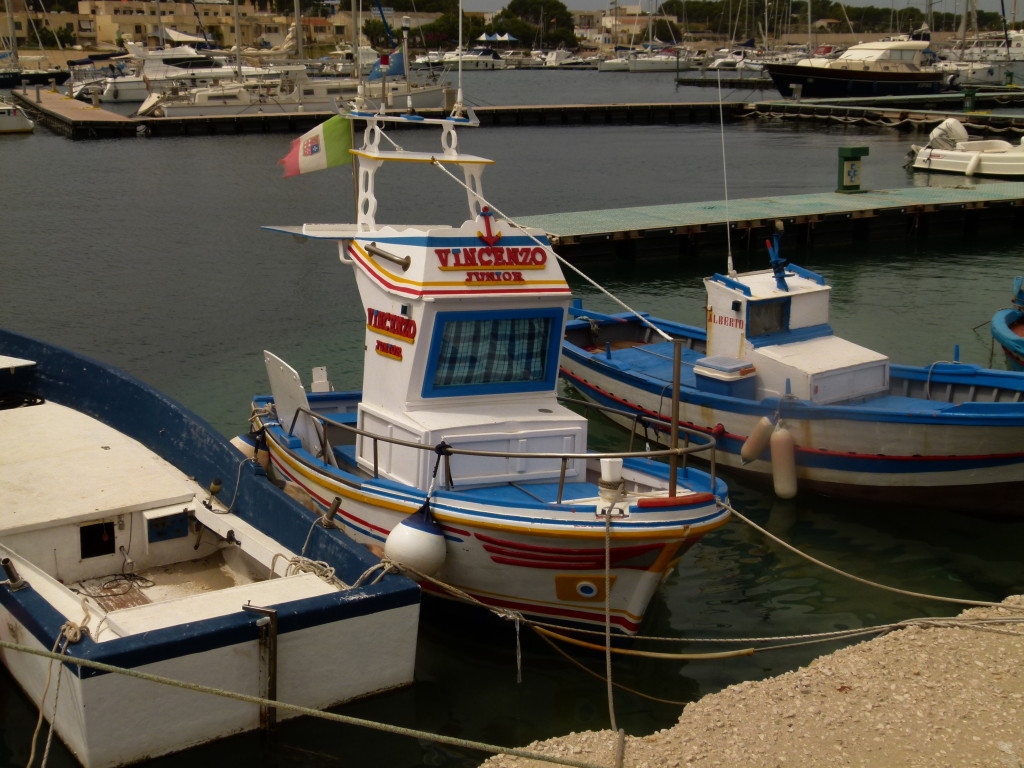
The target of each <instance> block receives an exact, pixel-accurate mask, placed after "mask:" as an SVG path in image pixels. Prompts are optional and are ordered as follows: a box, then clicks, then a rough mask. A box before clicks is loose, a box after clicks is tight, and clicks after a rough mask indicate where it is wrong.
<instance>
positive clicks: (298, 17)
mask: <svg viewBox="0 0 1024 768" xmlns="http://www.w3.org/2000/svg"><path fill="white" fill-rule="evenodd" d="M302 37H303V35H302V2H301V0H295V42H296V44H297V45H298V48H296V51H295V55H296V56H298V58H299V61H305V59H306V49H305V45H304V43H303V39H302Z"/></svg>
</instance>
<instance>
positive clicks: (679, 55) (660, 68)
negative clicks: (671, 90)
mask: <svg viewBox="0 0 1024 768" xmlns="http://www.w3.org/2000/svg"><path fill="white" fill-rule="evenodd" d="M626 69H627V70H629V71H630V72H684V71H686V70H688V69H693V54H692V53H691V52H690V51H688V50H687V49H685V48H678V47H677V48H665V49H663V50H660V51H657V52H654V53H641V54H638V55H636V56H630V57H628V58H627V59H626Z"/></svg>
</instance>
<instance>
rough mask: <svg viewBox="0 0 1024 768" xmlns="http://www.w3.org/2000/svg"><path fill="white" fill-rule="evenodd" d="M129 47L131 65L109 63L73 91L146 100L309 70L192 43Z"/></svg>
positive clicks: (80, 95) (106, 97)
mask: <svg viewBox="0 0 1024 768" xmlns="http://www.w3.org/2000/svg"><path fill="white" fill-rule="evenodd" d="M124 46H125V50H127V51H128V54H129V56H130V58H131V66H130V67H127V68H126V67H124V66H123V64H122V65H118V64H117V63H114V62H111V63H110V64H108V67H109V68H110V74H109V76H107V77H103V78H100V79H85V80H80V81H78V82H74V83H73V84H72V85H71V95H72V96H74V97H75V98H78V99H85V100H88V99H91V98H92V97H93V95H94V94H95V95H96V96H97V97H98V98H99V100H100V101H101V102H115V103H124V102H136V101H140V102H144V101H146V99H147V98H149V97H150V96H151V95H154V94H155V95H158V96H159V95H161V94H163V93H166V92H169V91H171V90H172V89H175V90H178V91H179V92H180V91H183V90H186V89H189V88H204V87H208V86H213V85H217V84H220V83H223V82H226V81H232V80H250V81H260V80H270V79H279V78H281V77H286V76H292V77H297V76H299V75H300V74H302V73H305V71H306V68H305V66H303V65H302V64H277V65H270V66H266V67H253V66H249V65H245V64H238V63H233V62H229V61H227V60H226V59H223V58H214V57H213V56H211V55H209V54H208V53H203V52H200V51H198V50H196V49H195V48H193V47H192V46H190V45H179V46H175V47H173V48H166V49H158V50H149V49H147V48H145V47H143V46H141V45H137V44H135V43H131V42H126V43H125V44H124Z"/></svg>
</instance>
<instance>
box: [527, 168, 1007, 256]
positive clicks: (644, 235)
mask: <svg viewBox="0 0 1024 768" xmlns="http://www.w3.org/2000/svg"><path fill="white" fill-rule="evenodd" d="M971 214H977V215H985V214H990V215H993V216H1001V217H1004V218H1005V217H1006V216H1007V214H1008V215H1009V217H1010V219H1011V222H1012V224H1013V225H1015V226H1016V225H1017V224H1019V223H1021V220H1022V219H1024V182H993V183H988V184H984V185H980V186H978V187H974V188H971V187H965V186H956V187H908V188H905V189H883V190H869V191H864V192H860V193H855V194H844V193H839V192H820V193H812V194H804V195H786V196H772V197H759V198H750V199H745V200H744V199H738V200H708V201H702V202H698V203H677V204H668V205H653V206H645V207H637V208H612V209H604V210H593V211H574V212H568V213H550V214H542V215H537V216H524V217H520V218H518V219H517V220H518V221H519V223H521V224H523V225H525V226H529V227H536V228H538V229H542V230H544V231H545V232H546V233H548V235H549V237H550V239H551V242H552V244H553V245H554V246H555V247H556V248H558V250H559V252H560V253H562V254H563V255H570V254H571V255H576V256H587V255H594V254H597V253H600V252H602V251H604V252H608V251H611V252H613V253H615V254H616V255H619V256H629V257H634V256H636V255H638V254H640V253H641V251H643V250H644V248H645V244H644V242H643V241H646V242H647V243H649V244H651V245H654V246H656V247H654V248H652V249H648V250H654V251H657V252H659V253H660V252H663V251H664V250H665V246H668V247H669V248H670V249H675V250H677V251H684V252H685V251H688V250H690V248H691V246H692V245H694V244H696V243H697V242H698V241H708V240H716V241H717V240H722V239H724V234H725V231H726V227H727V226H728V228H729V229H730V230H731V231H734V232H737V233H739V234H742V235H744V236H745V237H746V238H747V239H748V240H751V241H756V242H760V239H763V237H764V236H765V235H767V234H770V233H771V232H772V231H774V228H775V222H776V221H781V222H782V223H783V225H784V226H785V227H786V228H787V229H789V230H790V231H791V230H792V229H793V228H796V229H797V230H798V231H800V232H802V233H803V238H802V239H803V240H805V241H807V240H810V239H811V237H810V236H811V234H813V233H815V232H818V233H819V234H827V233H828V230H830V229H831V230H833V231H838V232H842V233H849V232H851V230H852V229H853V228H856V227H857V225H858V224H859V225H860V227H859V234H860V235H865V234H866V233H867V231H868V230H869V228H870V227H871V226H872V225H877V224H878V223H880V222H885V223H887V224H890V223H892V222H895V225H896V226H897V227H902V228H903V229H904V230H905V231H907V232H908V233H909V232H912V231H917V232H923V231H924V230H925V229H926V228H927V225H928V224H929V223H934V220H935V218H937V217H941V218H942V219H944V220H945V222H944V223H949V222H950V221H953V220H957V221H960V220H963V219H964V217H969V216H970V215H971ZM890 228H891V226H890ZM655 241H657V242H655Z"/></svg>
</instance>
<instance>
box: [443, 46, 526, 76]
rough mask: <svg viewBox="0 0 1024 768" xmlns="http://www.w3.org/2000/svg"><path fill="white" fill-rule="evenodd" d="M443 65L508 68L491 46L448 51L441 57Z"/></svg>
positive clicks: (474, 68) (454, 67) (451, 67)
mask: <svg viewBox="0 0 1024 768" xmlns="http://www.w3.org/2000/svg"><path fill="white" fill-rule="evenodd" d="M441 63H442V65H443V66H445V67H447V68H450V69H457V68H459V67H461V68H462V69H463V70H466V71H468V70H492V69H508V68H509V64H508V62H507V61H506V60H505V59H503V58H502V57H501V56H500V55H499V54H498V52H497V51H495V50H494V49H493V48H482V47H477V48H470V49H469V50H461V49H459V50H455V51H449V52H448V53H446V54H444V55H443V56H442V57H441Z"/></svg>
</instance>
